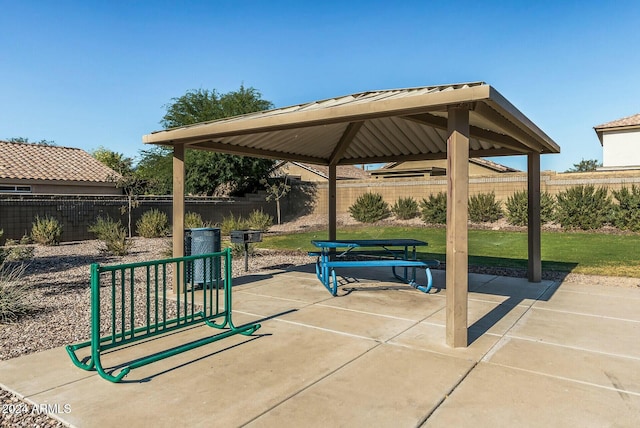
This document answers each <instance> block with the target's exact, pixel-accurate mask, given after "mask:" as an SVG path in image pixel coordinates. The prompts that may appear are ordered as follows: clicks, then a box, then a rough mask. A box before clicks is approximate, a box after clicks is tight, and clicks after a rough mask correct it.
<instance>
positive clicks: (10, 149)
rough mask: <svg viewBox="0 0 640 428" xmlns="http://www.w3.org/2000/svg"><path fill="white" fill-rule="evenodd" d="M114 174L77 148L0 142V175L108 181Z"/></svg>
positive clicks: (32, 178)
mask: <svg viewBox="0 0 640 428" xmlns="http://www.w3.org/2000/svg"><path fill="white" fill-rule="evenodd" d="M114 174H116V173H115V172H114V171H113V170H112V169H110V168H108V167H107V166H105V165H103V164H102V163H100V162H98V161H97V160H96V159H94V158H93V157H92V156H91V155H90V154H89V153H87V152H85V151H84V150H81V149H75V148H70V147H60V146H45V145H40V144H25V143H10V142H7V141H0V178H9V179H22V180H59V181H81V182H110V181H111V180H110V179H109V177H110V176H113V175H114Z"/></svg>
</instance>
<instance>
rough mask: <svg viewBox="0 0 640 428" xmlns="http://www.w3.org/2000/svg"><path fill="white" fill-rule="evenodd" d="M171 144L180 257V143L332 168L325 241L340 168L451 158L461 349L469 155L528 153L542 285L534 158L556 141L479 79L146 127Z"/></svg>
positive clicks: (451, 245) (451, 276) (450, 305)
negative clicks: (167, 126)
mask: <svg viewBox="0 0 640 428" xmlns="http://www.w3.org/2000/svg"><path fill="white" fill-rule="evenodd" d="M143 142H144V143H149V144H159V145H168V146H173V253H174V256H175V257H179V256H182V255H183V254H184V247H183V242H184V154H185V149H193V150H210V151H216V152H222V153H229V154H235V155H243V156H254V157H262V158H272V159H279V160H290V161H299V162H305V163H310V164H318V165H327V166H328V167H329V213H328V221H329V225H328V226H329V236H328V238H329V239H335V238H336V166H337V165H346V164H366V163H382V162H391V161H410V160H422V159H445V158H446V159H447V180H448V188H447V200H448V204H447V250H446V301H447V303H446V342H447V344H448V345H449V346H452V347H466V346H467V345H468V338H467V301H468V296H467V294H468V243H467V235H468V231H467V217H468V215H467V201H468V188H469V166H468V165H469V162H468V160H469V157H489V156H510V155H525V156H527V176H528V195H529V196H528V197H529V200H528V202H529V204H528V214H529V219H528V278H529V281H531V282H539V281H540V280H541V275H542V261H541V257H540V155H541V154H545V153H559V152H560V147H559V146H558V145H557V144H556V143H555V142H554V141H553V140H552V139H551V138H549V137H548V136H547V135H546V134H545V133H544V132H543V131H542V130H540V129H539V128H538V127H537V126H536V125H535V124H534V123H533V122H531V121H530V120H529V119H528V118H527V117H526V116H525V115H524V114H522V113H521V112H520V111H519V110H518V109H517V108H516V107H515V106H513V105H512V104H511V103H510V102H509V101H508V100H507V99H506V98H504V97H503V96H502V95H501V94H500V93H499V92H498V91H496V90H495V89H494V88H493V87H491V86H490V85H488V84H486V83H484V82H473V83H461V84H452V85H439V86H425V87H417V88H406V89H390V90H382V91H369V92H361V93H356V94H352V95H346V96H340V97H336V98H330V99H326V100H322V101H314V102H310V103H306V104H300V105H295V106H290V107H283V108H278V109H273V110H268V111H261V112H257V113H251V114H246V115H242V116H235V117H230V118H225V119H219V120H215V121H210V122H203V123H197V124H194V125H189V126H184V127H179V128H173V129H168V130H163V131H157V132H152V133H151V134H147V135H145V136H143Z"/></svg>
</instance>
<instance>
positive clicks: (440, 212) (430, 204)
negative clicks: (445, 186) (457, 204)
mask: <svg viewBox="0 0 640 428" xmlns="http://www.w3.org/2000/svg"><path fill="white" fill-rule="evenodd" d="M420 213H421V217H422V221H424V222H425V223H427V224H446V223H447V194H446V193H444V192H438V193H437V194H436V195H429V199H424V198H422V201H421V202H420Z"/></svg>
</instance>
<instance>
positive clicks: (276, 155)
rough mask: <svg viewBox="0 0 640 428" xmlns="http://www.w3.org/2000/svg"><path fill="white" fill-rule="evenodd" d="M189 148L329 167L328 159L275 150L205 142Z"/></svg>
mask: <svg viewBox="0 0 640 428" xmlns="http://www.w3.org/2000/svg"><path fill="white" fill-rule="evenodd" d="M187 147H188V148H190V149H194V150H208V151H211V152H219V153H227V154H230V155H240V156H253V157H258V158H267V159H277V160H288V161H294V162H304V163H313V164H318V165H327V163H328V160H327V159H322V158H316V157H312V156H304V155H298V154H295V153H287V152H278V151H275V150H262V149H255V148H252V147H242V146H232V145H230V144H224V143H220V142H218V141H203V142H200V143H194V144H189V145H188V146H187Z"/></svg>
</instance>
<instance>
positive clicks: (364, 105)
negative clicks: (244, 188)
mask: <svg viewBox="0 0 640 428" xmlns="http://www.w3.org/2000/svg"><path fill="white" fill-rule="evenodd" d="M461 105H462V106H465V107H466V108H468V109H469V126H470V139H471V141H470V144H471V150H473V151H474V152H475V153H474V156H496V155H508V154H522V153H527V152H532V151H533V152H539V153H556V152H559V147H558V146H557V144H555V143H554V142H553V140H551V139H550V138H549V137H548V136H546V134H544V133H543V132H542V131H541V130H540V129H539V128H537V127H536V126H535V124H533V123H532V122H531V121H530V120H528V119H527V118H526V116H524V115H523V114H522V113H520V112H519V111H518V110H517V109H516V108H515V107H514V106H513V105H511V104H510V103H509V102H508V101H507V100H506V99H505V98H504V97H502V96H501V95H500V94H499V93H498V92H497V91H496V90H495V89H493V88H491V87H490V86H489V85H486V84H485V83H483V82H472V83H462V84H454V85H437V86H424V87H417V88H405V89H391V90H384V91H368V92H360V93H355V94H351V95H345V96H341V97H334V98H328V99H325V100H320V101H314V102H311V103H304V104H299V105H295V106H289V107H283V108H278V109H274V110H270V111H264V112H257V113H251V114H248V115H243V116H237V117H233V118H227V119H220V120H216V121H212V122H204V123H201V124H195V125H191V126H186V127H181V128H175V129H170V130H165V131H158V132H154V133H152V134H148V135H146V136H144V140H145V142H147V143H155V144H181V143H184V144H187V146H188V147H194V148H197V147H198V146H200V147H201V148H207V149H209V150H220V151H225V152H228V153H236V154H245V155H251V156H264V157H271V158H276V159H278V158H279V159H285V160H297V161H302V162H307V163H316V164H328V163H329V162H330V161H334V162H337V163H338V164H340V163H343V164H346V163H367V162H386V161H388V160H392V159H394V157H397V158H398V159H399V160H400V159H405V160H409V159H417V158H420V157H423V158H427V157H428V158H436V157H444V156H446V149H447V146H446V140H447V120H448V119H447V118H448V109H449V108H450V107H459V106H461ZM345 139H346V140H345ZM343 140H344V141H346V143H345V144H342V143H341V141H343ZM339 144H341V145H340V146H339ZM484 153H486V154H484Z"/></svg>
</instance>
